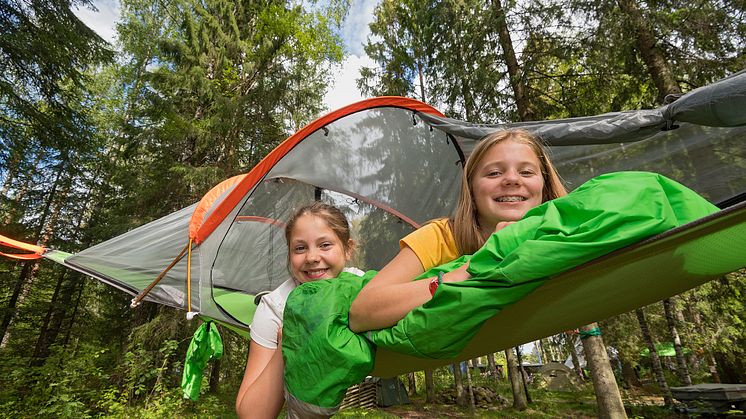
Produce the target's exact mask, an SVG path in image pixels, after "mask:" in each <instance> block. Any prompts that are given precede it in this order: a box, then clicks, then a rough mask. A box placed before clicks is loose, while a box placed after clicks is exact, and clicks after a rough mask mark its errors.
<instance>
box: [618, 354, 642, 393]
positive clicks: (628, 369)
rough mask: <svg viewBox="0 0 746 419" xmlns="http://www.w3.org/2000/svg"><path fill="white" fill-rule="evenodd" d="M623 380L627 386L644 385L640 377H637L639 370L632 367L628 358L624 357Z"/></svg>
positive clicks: (622, 360)
mask: <svg viewBox="0 0 746 419" xmlns="http://www.w3.org/2000/svg"><path fill="white" fill-rule="evenodd" d="M621 362H622V380H624V384H625V385H626V386H627V388H630V387H642V384H641V383H640V379H639V378H638V377H637V371H635V369H634V368H633V367H632V364H630V363H629V361H627V360H626V359H624V358H622V359H621Z"/></svg>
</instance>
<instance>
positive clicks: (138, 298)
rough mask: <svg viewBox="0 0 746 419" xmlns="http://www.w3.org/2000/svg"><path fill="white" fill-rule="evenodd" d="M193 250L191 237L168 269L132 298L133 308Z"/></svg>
mask: <svg viewBox="0 0 746 419" xmlns="http://www.w3.org/2000/svg"><path fill="white" fill-rule="evenodd" d="M191 250H192V240H191V239H190V240H189V243H187V245H186V246H184V248H183V249H181V252H179V254H178V255H177V256H176V258H174V260H173V261H171V263H170V264H169V265H168V266H167V267H166V269H164V270H163V272H161V273H160V275H158V278H156V279H155V280H154V281H153V282H151V283H150V285H148V286H147V287H146V288H145V289H144V290H142V292H140V293H139V294H137V296H136V297H135V298H133V299H132V302H131V303H130V307H131V308H135V307H137V306H139V305H140V303H141V302H142V300H143V299H144V298H145V297H146V296H147V295H148V293H149V292H150V291H151V290H152V289H153V288H154V287H155V286H156V285H158V283H159V282H160V281H161V279H163V278H164V277H165V276H166V274H167V273H168V271H170V270H171V268H173V267H174V266H175V265H176V264H177V263H179V261H180V260H181V259H182V258H183V257H184V255H185V254H186V253H187V251H189V252H190V253H191Z"/></svg>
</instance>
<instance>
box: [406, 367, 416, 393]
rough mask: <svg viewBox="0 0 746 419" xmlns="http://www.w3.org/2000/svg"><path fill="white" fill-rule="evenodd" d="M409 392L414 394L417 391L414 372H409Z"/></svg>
mask: <svg viewBox="0 0 746 419" xmlns="http://www.w3.org/2000/svg"><path fill="white" fill-rule="evenodd" d="M407 393H409V395H410V396H414V395H415V394H416V393H417V382H416V381H415V378H414V372H410V373H409V374H407Z"/></svg>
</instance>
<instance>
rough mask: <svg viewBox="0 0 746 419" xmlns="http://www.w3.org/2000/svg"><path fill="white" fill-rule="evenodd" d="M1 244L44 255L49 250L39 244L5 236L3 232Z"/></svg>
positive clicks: (0, 235) (0, 238)
mask: <svg viewBox="0 0 746 419" xmlns="http://www.w3.org/2000/svg"><path fill="white" fill-rule="evenodd" d="M0 244H2V245H4V246H8V247H12V248H14V249H20V250H27V251H29V252H34V253H36V254H37V255H42V254H44V252H46V250H47V249H45V248H44V247H42V246H37V245H35V244H31V243H24V242H20V241H18V240H13V239H11V238H10V237H5V236H3V235H2V234H0Z"/></svg>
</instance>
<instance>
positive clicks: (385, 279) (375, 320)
mask: <svg viewBox="0 0 746 419" xmlns="http://www.w3.org/2000/svg"><path fill="white" fill-rule="evenodd" d="M424 271H425V270H424V268H423V266H422V263H421V262H420V259H419V258H418V257H417V255H416V254H415V253H414V251H413V250H412V249H410V248H409V247H404V248H402V249H401V250H400V251H399V253H398V254H397V255H396V256H395V257H394V259H392V260H391V262H389V263H388V264H387V265H386V266H384V267H383V269H381V271H380V272H379V273H378V274H377V275H376V276H375V277H374V278H373V279H371V280H370V282H369V283H368V284H366V285H365V286H364V287H363V289H362V290H361V291H360V294H358V295H357V297H356V298H355V300H354V301H353V302H352V305H351V306H350V329H352V331H354V332H364V331H368V330H375V329H382V328H384V327H389V326H393V325H395V324H396V323H397V322H398V321H399V320H401V319H402V318H404V316H405V315H407V313H409V312H410V311H412V309H413V308H415V307H418V306H421V305H422V304H424V303H425V302H427V301H429V300H430V299H431V298H432V296H431V295H430V280H431V279H432V278H426V279H420V280H417V281H412V278H415V277H416V276H418V275H420V274H422V273H423V272H424ZM467 278H468V274H467V273H466V265H464V266H463V269H462V268H459V269H457V270H455V271H453V272H449V273H447V274H445V275H444V276H443V281H445V282H457V281H463V280H466V279H467Z"/></svg>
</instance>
